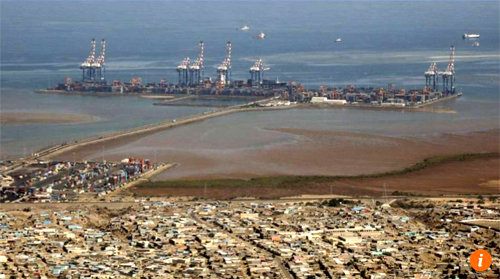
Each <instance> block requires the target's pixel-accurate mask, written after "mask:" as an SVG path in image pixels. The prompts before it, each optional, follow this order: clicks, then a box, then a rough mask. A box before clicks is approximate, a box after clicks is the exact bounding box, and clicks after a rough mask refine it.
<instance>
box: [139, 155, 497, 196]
mask: <svg viewBox="0 0 500 279" xmlns="http://www.w3.org/2000/svg"><path fill="white" fill-rule="evenodd" d="M497 157H500V154H499V153H498V152H492V153H466V154H458V155H443V156H434V157H430V158H426V159H424V160H422V161H420V162H418V163H416V164H414V165H412V166H410V167H407V168H404V169H401V170H394V171H388V172H381V173H374V174H362V175H355V176H347V175H344V176H271V177H258V178H252V179H247V180H245V179H208V180H175V181H154V182H151V181H146V182H143V183H140V184H138V185H137V186H135V187H134V188H136V189H138V188H150V189H154V188H183V189H186V188H199V189H204V188H209V189H212V190H213V189H217V188H220V189H222V188H224V189H225V188H231V187H244V188H272V189H293V188H295V187H297V186H300V187H304V186H305V185H311V186H313V185H314V184H320V183H328V182H330V183H331V182H334V181H335V180H340V179H365V178H380V177H387V176H394V175H402V174H409V173H412V172H416V171H419V170H423V169H425V168H429V167H434V166H438V165H441V164H445V163H451V162H461V161H469V160H475V159H483V158H497ZM397 193H398V194H399V195H401V196H411V195H412V194H411V193H404V192H397Z"/></svg>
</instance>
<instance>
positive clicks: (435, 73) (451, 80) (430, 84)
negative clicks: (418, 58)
mask: <svg viewBox="0 0 500 279" xmlns="http://www.w3.org/2000/svg"><path fill="white" fill-rule="evenodd" d="M450 50H451V53H450V59H449V61H448V66H447V67H446V70H445V71H439V70H438V68H437V64H436V62H432V63H431V65H430V66H429V69H428V70H427V71H426V72H425V73H424V76H425V86H426V88H428V89H430V88H432V91H438V88H437V87H438V83H439V76H441V77H442V88H441V92H442V93H443V94H444V95H449V94H455V47H454V46H451V47H450Z"/></svg>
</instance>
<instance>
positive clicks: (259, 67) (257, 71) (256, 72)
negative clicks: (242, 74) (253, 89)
mask: <svg viewBox="0 0 500 279" xmlns="http://www.w3.org/2000/svg"><path fill="white" fill-rule="evenodd" d="M269 69H270V68H268V67H264V63H263V62H262V59H260V58H259V59H257V61H255V63H254V64H253V66H252V67H250V80H251V81H252V84H254V82H256V83H257V84H258V85H260V84H262V80H263V79H264V71H267V70H269Z"/></svg>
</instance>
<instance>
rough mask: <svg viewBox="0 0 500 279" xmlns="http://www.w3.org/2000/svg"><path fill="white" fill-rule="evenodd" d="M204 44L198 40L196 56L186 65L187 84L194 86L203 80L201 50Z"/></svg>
mask: <svg viewBox="0 0 500 279" xmlns="http://www.w3.org/2000/svg"><path fill="white" fill-rule="evenodd" d="M204 46H205V44H204V43H203V41H200V44H199V53H198V58H197V59H196V60H195V61H194V62H193V63H192V64H191V65H189V66H188V68H189V81H188V84H189V85H191V86H196V85H198V84H200V83H201V82H202V81H203V67H204V65H203V51H204Z"/></svg>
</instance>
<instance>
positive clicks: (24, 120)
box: [0, 112, 99, 125]
mask: <svg viewBox="0 0 500 279" xmlns="http://www.w3.org/2000/svg"><path fill="white" fill-rule="evenodd" d="M98 120H99V118H98V117H96V116H91V115H82V114H66V113H64V114H61V113H57V114H54V113H44V112H2V113H1V114H0V124H1V125H6V124H12V125H19V124H61V123H83V122H94V121H98Z"/></svg>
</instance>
